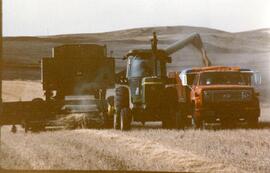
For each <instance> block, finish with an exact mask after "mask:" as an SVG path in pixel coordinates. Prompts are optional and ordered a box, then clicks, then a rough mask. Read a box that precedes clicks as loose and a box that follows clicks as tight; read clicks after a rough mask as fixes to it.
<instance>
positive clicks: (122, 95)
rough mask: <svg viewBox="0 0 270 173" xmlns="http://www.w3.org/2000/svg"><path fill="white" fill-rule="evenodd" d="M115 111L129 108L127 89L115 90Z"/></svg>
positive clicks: (122, 87)
mask: <svg viewBox="0 0 270 173" xmlns="http://www.w3.org/2000/svg"><path fill="white" fill-rule="evenodd" d="M115 106H116V109H121V108H129V90H128V88H127V87H124V86H120V87H118V88H116V89H115Z"/></svg>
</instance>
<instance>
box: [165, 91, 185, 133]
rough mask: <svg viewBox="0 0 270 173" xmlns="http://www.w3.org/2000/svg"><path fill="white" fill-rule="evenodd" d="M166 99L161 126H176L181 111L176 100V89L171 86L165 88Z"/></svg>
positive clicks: (168, 127)
mask: <svg viewBox="0 0 270 173" xmlns="http://www.w3.org/2000/svg"><path fill="white" fill-rule="evenodd" d="M165 95H166V97H165V98H167V99H164V103H163V106H164V108H163V109H164V112H163V120H162V127H163V128H166V129H172V128H178V122H177V121H178V120H179V121H180V117H181V112H180V109H179V105H178V101H177V91H176V89H175V88H173V87H167V88H166V89H165Z"/></svg>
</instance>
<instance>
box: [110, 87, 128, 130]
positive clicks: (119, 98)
mask: <svg viewBox="0 0 270 173" xmlns="http://www.w3.org/2000/svg"><path fill="white" fill-rule="evenodd" d="M114 103H115V108H116V111H115V113H114V123H113V126H114V129H120V128H121V119H122V118H121V112H122V109H129V90H128V88H127V87H124V86H120V87H118V88H116V90H115V102H114ZM124 118H126V117H124Z"/></svg>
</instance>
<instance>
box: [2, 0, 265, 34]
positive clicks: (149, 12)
mask: <svg viewBox="0 0 270 173" xmlns="http://www.w3.org/2000/svg"><path fill="white" fill-rule="evenodd" d="M2 1H3V35H4V36H37V35H58V34H69V33H97V32H106V31H114V30H121V29H129V28H138V27H151V26H176V25H189V26H201V27H208V28H215V29H220V30H225V31H229V32H240V31H246V30H253V29H259V28H270V1H269V0H2Z"/></svg>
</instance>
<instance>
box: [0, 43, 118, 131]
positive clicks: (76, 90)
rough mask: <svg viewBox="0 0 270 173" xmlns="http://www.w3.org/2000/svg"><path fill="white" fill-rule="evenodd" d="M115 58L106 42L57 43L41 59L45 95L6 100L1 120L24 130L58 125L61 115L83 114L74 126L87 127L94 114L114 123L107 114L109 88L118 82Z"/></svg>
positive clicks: (102, 122)
mask: <svg viewBox="0 0 270 173" xmlns="http://www.w3.org/2000/svg"><path fill="white" fill-rule="evenodd" d="M114 71H115V62H114V59H113V58H111V57H108V56H107V49H106V46H103V45H96V44H71V45H63V46H59V47H55V48H54V49H53V51H52V57H46V58H43V59H42V63H41V74H42V75H41V79H42V86H43V90H44V95H45V99H43V98H35V99H33V100H32V101H18V102H4V103H3V112H2V115H1V123H2V124H12V125H14V124H22V126H23V127H24V129H25V131H26V132H27V131H28V130H32V131H40V130H44V129H45V127H47V126H51V125H52V126H54V125H59V123H58V122H59V121H57V120H59V119H61V118H64V117H67V116H68V115H70V114H76V115H80V116H77V119H76V120H75V122H76V124H74V126H81V127H88V125H89V123H91V120H92V119H91V118H92V117H93V116H95V117H96V118H98V119H99V120H101V123H100V126H112V125H110V124H112V119H111V120H110V119H109V118H108V116H107V110H108V107H107V105H108V104H107V100H106V91H107V89H109V88H114V85H115V75H114V73H115V72H114Z"/></svg>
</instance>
